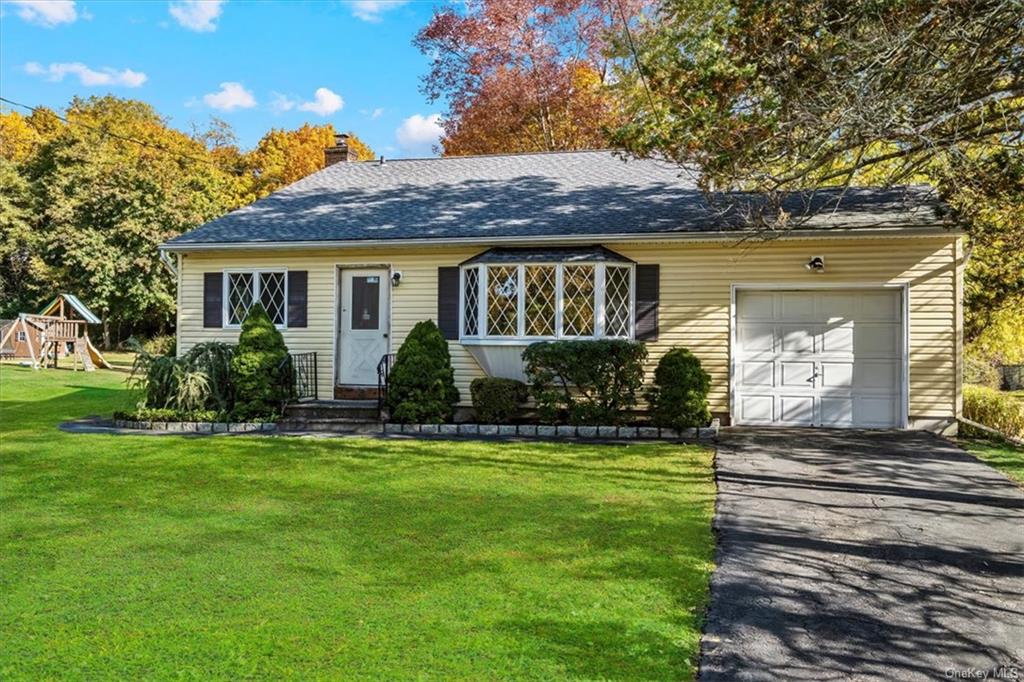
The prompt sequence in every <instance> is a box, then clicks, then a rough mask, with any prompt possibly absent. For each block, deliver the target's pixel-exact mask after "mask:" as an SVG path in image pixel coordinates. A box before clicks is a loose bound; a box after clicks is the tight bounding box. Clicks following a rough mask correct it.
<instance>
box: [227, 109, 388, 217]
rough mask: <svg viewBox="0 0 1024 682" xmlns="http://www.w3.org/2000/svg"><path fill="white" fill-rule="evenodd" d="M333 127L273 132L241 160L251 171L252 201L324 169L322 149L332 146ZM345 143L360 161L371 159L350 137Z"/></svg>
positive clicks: (370, 153)
mask: <svg viewBox="0 0 1024 682" xmlns="http://www.w3.org/2000/svg"><path fill="white" fill-rule="evenodd" d="M334 132H335V131H334V126H332V125H331V124H330V123H328V124H326V125H321V126H313V125H310V124H308V123H307V124H305V125H303V126H302V127H301V128H297V129H295V130H279V129H273V130H271V131H270V132H268V133H267V134H266V135H264V136H263V138H262V139H261V140H260V141H259V144H257V145H256V149H255V150H253V151H252V152H251V153H250V154H249V155H248V156H247V157H246V159H245V163H246V164H247V165H248V166H249V168H250V169H251V170H252V175H253V183H252V191H253V193H254V194H255V198H259V197H263V196H266V195H267V194H270V193H271V192H273V191H274V190H276V189H278V188H279V187H283V186H284V185H289V184H291V183H293V182H295V181H297V180H301V179H302V178H304V177H306V176H307V175H309V174H310V173H314V172H316V171H318V170H320V169H321V168H323V167H324V149H326V148H327V147H331V146H333V145H334ZM348 143H349V145H350V146H353V147H354V148H355V150H356V154H357V157H358V159H359V160H360V161H368V160H370V159H373V158H374V153H373V150H372V149H370V148H369V146H367V145H366V144H365V143H364V142H363V141H362V140H360V139H359V138H358V137H357V136H356V135H355V134H354V133H351V132H350V133H349V140H348Z"/></svg>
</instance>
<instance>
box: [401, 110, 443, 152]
mask: <svg viewBox="0 0 1024 682" xmlns="http://www.w3.org/2000/svg"><path fill="white" fill-rule="evenodd" d="M443 134H444V130H443V129H442V128H441V114H429V115H427V116H423V115H421V114H413V115H412V116H410V117H409V118H407V119H405V120H404V121H402V125H400V126H398V130H396V131H395V139H396V140H398V146H399V147H401V148H402V149H404V150H406V151H411V150H422V149H425V148H429V147H430V146H431V145H435V144H437V142H438V140H440V139H441V136H442V135H443Z"/></svg>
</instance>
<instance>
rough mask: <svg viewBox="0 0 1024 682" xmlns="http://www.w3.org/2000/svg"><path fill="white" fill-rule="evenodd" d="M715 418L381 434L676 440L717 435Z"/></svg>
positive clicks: (387, 429)
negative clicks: (679, 424)
mask: <svg viewBox="0 0 1024 682" xmlns="http://www.w3.org/2000/svg"><path fill="white" fill-rule="evenodd" d="M718 429H719V421H718V419H714V420H712V422H711V426H705V427H701V428H699V429H697V428H693V429H683V430H682V431H677V430H676V429H662V428H658V427H657V426H567V425H564V424H563V425H559V426H552V425H550V424H518V425H516V424H468V423H467V424H397V423H394V422H388V423H386V424H384V433H385V434H404V435H413V434H419V435H426V434H429V435H440V436H470V437H478V438H479V437H484V438H494V437H503V436H504V437H509V436H518V437H522V438H554V439H562V438H564V439H579V440H591V439H602V440H679V439H707V438H716V437H717V436H718Z"/></svg>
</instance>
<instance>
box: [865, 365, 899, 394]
mask: <svg viewBox="0 0 1024 682" xmlns="http://www.w3.org/2000/svg"><path fill="white" fill-rule="evenodd" d="M898 384H899V365H898V364H897V363H896V362H893V361H891V360H863V361H861V362H858V363H857V368H856V370H855V371H854V386H855V387H857V388H858V389H872V390H881V391H884V390H889V389H891V388H892V387H893V386H897V385H898Z"/></svg>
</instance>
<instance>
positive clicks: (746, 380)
mask: <svg viewBox="0 0 1024 682" xmlns="http://www.w3.org/2000/svg"><path fill="white" fill-rule="evenodd" d="M774 377H775V363H774V362H772V361H771V360H768V361H765V362H743V363H740V380H741V381H742V383H743V385H744V386H746V387H750V388H758V387H765V388H771V387H773V386H775V378H774Z"/></svg>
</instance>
